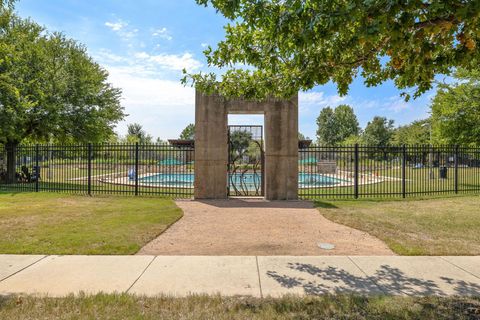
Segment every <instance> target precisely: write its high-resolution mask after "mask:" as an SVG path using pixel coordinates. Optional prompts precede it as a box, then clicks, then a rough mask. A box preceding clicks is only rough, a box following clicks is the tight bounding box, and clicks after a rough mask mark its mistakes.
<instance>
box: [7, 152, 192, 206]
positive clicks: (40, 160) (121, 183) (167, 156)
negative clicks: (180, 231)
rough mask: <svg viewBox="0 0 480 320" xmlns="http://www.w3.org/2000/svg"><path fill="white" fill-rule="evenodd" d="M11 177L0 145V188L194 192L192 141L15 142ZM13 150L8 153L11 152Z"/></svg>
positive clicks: (180, 194)
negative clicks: (177, 143)
mask: <svg viewBox="0 0 480 320" xmlns="http://www.w3.org/2000/svg"><path fill="white" fill-rule="evenodd" d="M13 152H14V153H15V156H14V159H15V171H16V175H15V178H14V181H11V179H9V177H8V174H7V158H8V157H7V154H8V150H7V149H6V148H4V150H3V152H2V151H0V189H4V190H19V191H20V190H23V191H58V192H69V193H79V194H89V195H91V194H127V195H148V194H151V195H165V196H172V197H176V198H190V197H192V196H193V170H194V165H195V162H194V149H193V147H185V146H182V147H174V146H171V145H168V144H149V145H141V144H101V145H95V144H88V145H62V146H59V145H35V146H30V145H29V146H24V145H21V146H18V147H17V148H15V150H14V151H13ZM10 154H11V153H10Z"/></svg>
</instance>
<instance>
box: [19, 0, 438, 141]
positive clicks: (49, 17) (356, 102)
mask: <svg viewBox="0 0 480 320" xmlns="http://www.w3.org/2000/svg"><path fill="white" fill-rule="evenodd" d="M16 10H17V12H18V14H19V15H20V16H21V17H24V18H26V17H30V18H32V19H33V20H35V21H36V22H37V23H39V24H41V25H43V26H45V27H46V28H48V30H49V31H61V32H63V33H65V34H66V35H67V36H68V37H71V38H73V39H76V40H77V41H79V42H81V43H83V44H84V45H85V46H86V47H87V49H88V53H89V54H90V55H91V56H92V57H93V58H94V59H95V60H96V61H97V62H98V63H100V64H101V65H102V66H103V67H104V68H105V69H107V70H108V72H109V81H110V82H111V83H112V84H113V85H114V86H115V87H118V88H121V89H122V91H123V94H122V105H123V106H124V108H125V110H126V113H127V114H128V116H127V117H126V119H125V121H123V122H121V123H119V124H118V126H117V128H116V131H117V132H118V133H119V134H120V135H124V134H125V133H126V127H127V124H128V123H133V122H137V123H140V124H142V125H143V127H144V129H145V130H146V131H147V132H148V133H149V134H151V135H153V136H154V137H160V138H161V139H163V140H166V139H170V138H177V137H178V136H179V134H180V132H181V131H182V129H183V128H184V127H185V126H186V125H188V124H189V123H193V122H194V120H195V113H194V109H195V95H194V89H193V88H191V87H184V86H183V85H182V84H181V83H180V79H181V78H182V72H181V71H182V69H183V68H186V69H187V70H188V71H189V72H198V71H209V70H211V69H209V68H208V66H207V63H206V59H205V57H204V55H203V51H204V50H205V47H206V46H208V45H211V46H212V47H215V45H216V43H218V42H219V41H221V40H222V39H223V37H224V29H223V26H224V25H225V24H226V23H228V21H227V20H226V19H225V18H224V17H223V16H222V15H220V14H218V13H216V11H215V10H214V9H213V8H211V7H207V8H205V7H203V6H199V5H197V4H196V2H195V0H42V1H39V0H19V2H17V4H16ZM400 93H401V91H400V90H398V89H396V88H395V86H394V85H393V83H392V82H386V83H384V84H383V85H381V86H377V87H374V88H367V87H366V86H365V85H364V83H363V81H362V79H360V78H357V79H356V80H354V82H353V83H352V85H351V87H350V90H349V92H348V95H346V96H343V97H341V96H339V95H338V94H337V90H336V87H335V85H334V84H331V83H329V84H327V85H324V86H318V87H316V88H314V89H313V90H311V91H308V92H300V93H299V129H300V132H301V133H303V134H304V135H306V136H308V137H310V138H314V137H315V132H316V123H315V120H316V118H317V116H318V115H319V113H320V111H321V109H322V108H324V107H326V106H331V107H335V106H337V105H339V104H349V105H351V106H352V107H353V108H354V110H355V113H356V114H357V117H358V119H359V122H360V125H361V126H362V127H365V125H366V124H367V123H368V121H370V120H371V119H372V118H373V117H374V116H376V115H379V116H384V117H387V118H389V119H393V120H395V123H396V125H403V124H407V123H410V122H411V121H414V120H417V119H424V118H426V117H428V111H429V104H430V100H431V98H432V97H433V95H434V90H431V91H429V92H427V93H425V94H423V95H422V96H421V97H419V98H417V99H416V100H411V101H409V102H408V103H407V102H405V101H404V100H403V98H402V97H401V96H400ZM262 122H263V116H258V115H256V116H254V115H252V116H249V115H242V116H240V115H235V116H230V117H229V124H262Z"/></svg>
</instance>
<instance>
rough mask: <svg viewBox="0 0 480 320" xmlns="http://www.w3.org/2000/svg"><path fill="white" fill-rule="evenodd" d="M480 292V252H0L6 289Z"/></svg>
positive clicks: (0, 289)
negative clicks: (410, 254) (433, 254)
mask: <svg viewBox="0 0 480 320" xmlns="http://www.w3.org/2000/svg"><path fill="white" fill-rule="evenodd" d="M82 291H83V292H85V293H89V294H93V293H98V292H106V293H113V292H128V293H132V294H139V295H148V296H154V295H160V294H166V295H176V296H184V295H188V294H216V293H219V294H222V295H227V296H231V295H252V296H257V297H266V296H281V295H284V294H300V295H304V294H325V293H349V292H355V293H361V294H392V295H439V296H446V295H475V296H480V256H476V257H399V256H372V257H365V256H315V257H314V256H310V257H309V256H303V257H289V256H269V257H265V256H258V257H256V256H40V255H38V256H31V255H29V256H26V255H25V256H22V255H0V294H12V293H14V294H18V293H26V294H40V295H49V296H65V295H68V294H71V293H79V292H82Z"/></svg>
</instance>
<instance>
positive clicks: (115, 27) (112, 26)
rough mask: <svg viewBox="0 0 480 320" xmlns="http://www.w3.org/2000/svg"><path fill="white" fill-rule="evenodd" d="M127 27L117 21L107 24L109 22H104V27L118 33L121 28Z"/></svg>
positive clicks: (125, 24)
mask: <svg viewBox="0 0 480 320" xmlns="http://www.w3.org/2000/svg"><path fill="white" fill-rule="evenodd" d="M127 25H128V24H127V23H125V22H123V21H121V20H118V21H117V22H109V21H107V22H105V26H107V27H109V28H110V29H112V30H113V31H120V30H122V29H123V28H125V27H126V26H127Z"/></svg>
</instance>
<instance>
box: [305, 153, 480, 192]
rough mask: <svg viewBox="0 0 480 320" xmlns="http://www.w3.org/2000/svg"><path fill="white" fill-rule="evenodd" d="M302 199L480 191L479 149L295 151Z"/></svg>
mask: <svg viewBox="0 0 480 320" xmlns="http://www.w3.org/2000/svg"><path fill="white" fill-rule="evenodd" d="M299 184H300V189H299V193H300V197H301V198H305V199H311V198H322V197H325V198H333V197H351V198H360V197H403V198H405V197H408V196H414V195H433V194H442V193H466V192H478V191H480V148H475V147H460V146H424V145H418V146H385V147H382V146H359V145H355V146H344V147H326V146H320V147H309V148H307V149H303V150H299Z"/></svg>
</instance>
